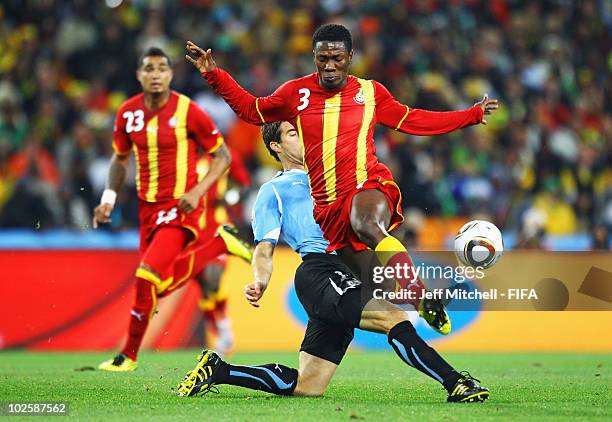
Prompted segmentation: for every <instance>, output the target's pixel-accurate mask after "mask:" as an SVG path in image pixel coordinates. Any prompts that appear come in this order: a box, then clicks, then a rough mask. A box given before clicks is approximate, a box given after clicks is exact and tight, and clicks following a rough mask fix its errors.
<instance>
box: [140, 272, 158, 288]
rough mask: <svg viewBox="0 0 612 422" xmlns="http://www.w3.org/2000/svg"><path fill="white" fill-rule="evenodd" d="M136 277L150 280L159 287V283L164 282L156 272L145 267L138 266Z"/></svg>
mask: <svg viewBox="0 0 612 422" xmlns="http://www.w3.org/2000/svg"><path fill="white" fill-rule="evenodd" d="M136 277H138V278H142V279H145V280H147V281H150V282H151V283H153V284H155V286H157V287H159V285H160V284H162V281H161V279H160V278H159V277H158V276H157V275H156V274H154V273H152V272H151V271H149V270H145V269H144V268H138V269H137V270H136Z"/></svg>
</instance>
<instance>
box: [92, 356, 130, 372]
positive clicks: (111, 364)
mask: <svg viewBox="0 0 612 422" xmlns="http://www.w3.org/2000/svg"><path fill="white" fill-rule="evenodd" d="M137 368H138V362H136V361H135V360H132V359H130V358H128V357H127V356H126V355H124V354H123V353H121V354H119V355H117V356H115V357H114V358H113V359H109V360H105V361H104V362H102V363H101V364H100V365H98V369H99V370H100V371H109V372H132V371H135V370H136V369H137Z"/></svg>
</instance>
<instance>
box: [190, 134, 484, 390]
mask: <svg viewBox="0 0 612 422" xmlns="http://www.w3.org/2000/svg"><path fill="white" fill-rule="evenodd" d="M262 132H263V139H264V142H265V144H266V146H267V148H268V150H269V151H270V153H271V154H272V155H273V156H274V157H275V158H276V159H277V160H279V161H280V162H281V164H282V165H283V171H282V172H280V173H279V174H277V175H276V176H275V177H274V178H273V179H272V180H270V181H269V182H267V183H265V184H264V185H263V186H262V187H261V189H260V191H259V195H258V196H257V200H256V202H255V206H254V215H253V232H254V235H255V241H256V243H257V246H256V247H255V252H254V255H253V278H254V281H253V282H252V283H251V284H249V285H247V286H246V287H245V296H246V299H247V300H248V301H249V303H250V304H251V305H253V306H255V307H259V300H260V299H261V297H262V296H263V294H264V292H265V290H266V288H267V287H268V283H269V281H270V277H271V275H272V255H273V253H274V247H275V245H276V243H277V241H278V238H279V236H280V234H281V232H282V233H283V236H284V238H285V240H286V241H287V243H288V244H289V245H290V246H291V248H292V249H293V250H295V251H296V252H298V253H299V254H300V255H301V256H302V259H303V262H302V264H300V266H299V267H298V269H297V271H296V274H295V290H296V292H297V295H298V298H299V300H300V302H301V303H302V306H303V307H304V309H305V310H306V312H307V313H308V317H309V319H308V326H307V327H306V333H305V335H304V340H303V342H302V346H301V348H300V364H299V370H296V369H294V368H289V367H287V366H284V365H280V364H267V365H257V366H242V365H232V364H230V363H228V362H225V361H223V360H222V359H221V358H220V357H219V356H218V355H217V354H216V353H215V352H213V351H210V350H204V351H203V353H202V355H201V356H200V357H199V360H198V364H197V365H196V367H195V368H194V369H193V370H192V371H190V372H188V373H187V375H186V376H185V378H184V379H183V381H182V382H181V383H180V384H179V386H178V394H179V395H181V396H193V395H197V394H203V393H207V392H208V391H210V390H211V389H215V385H219V384H230V385H237V386H241V387H246V388H250V389H254V390H262V391H266V392H269V393H274V394H279V395H296V396H320V395H322V394H323V393H324V392H325V390H326V388H327V385H328V384H329V382H330V380H331V378H332V376H333V375H334V372H335V371H336V368H337V367H338V365H339V364H340V361H341V360H342V357H343V356H344V354H345V352H346V350H347V348H348V346H349V344H350V342H351V340H352V339H353V332H354V329H355V328H360V329H362V330H367V331H373V332H377V333H383V334H386V335H387V337H388V340H389V344H390V345H391V347H393V350H395V353H397V355H398V356H399V357H400V359H401V360H402V361H403V362H404V363H406V364H408V365H410V366H412V367H413V368H415V369H417V370H418V371H420V372H422V373H423V374H425V375H427V376H429V377H431V378H433V379H434V380H436V381H438V382H439V383H440V384H442V385H443V386H444V388H445V389H446V390H447V392H448V398H447V400H448V401H449V402H477V401H484V400H486V399H487V398H488V397H489V390H487V389H486V388H483V387H481V386H480V385H478V383H477V382H478V380H476V379H474V378H472V377H471V376H470V375H469V374H468V373H466V372H464V373H459V372H457V371H456V370H455V369H454V368H453V367H452V366H451V365H449V364H448V363H447V362H446V361H445V360H444V359H443V358H442V357H441V356H440V355H439V354H438V353H437V352H436V351H435V350H434V349H433V348H431V347H430V346H428V345H427V344H426V343H425V342H424V341H423V340H422V339H421V338H420V337H419V335H418V334H417V332H416V330H415V328H414V327H413V325H412V324H411V323H410V321H409V320H408V315H407V313H406V312H405V311H403V310H402V309H401V308H399V307H398V306H396V305H394V304H392V303H390V302H387V301H384V300H381V299H373V298H372V296H371V294H370V293H369V292H368V291H367V289H368V287H367V286H368V284H367V283H364V284H363V285H362V283H361V282H360V281H359V280H357V279H356V278H355V277H354V276H353V274H352V273H351V271H350V270H349V268H348V267H347V266H346V265H345V264H344V263H343V262H342V260H341V259H340V258H339V257H338V256H337V255H335V254H329V253H326V249H327V247H328V246H329V242H327V241H326V240H325V239H324V238H323V233H322V232H321V229H320V228H319V226H318V225H317V223H316V222H315V221H314V219H313V217H312V210H313V204H312V200H311V197H310V189H309V186H308V178H307V176H306V172H305V171H304V167H303V165H302V146H301V144H300V140H299V137H298V134H297V131H296V130H295V128H294V127H293V126H292V125H291V124H290V123H288V122H282V123H272V124H267V125H266V126H264V128H263V131H262ZM368 295H369V296H368ZM368 297H369V298H370V299H369V300H367V302H366V301H365V300H362V298H368Z"/></svg>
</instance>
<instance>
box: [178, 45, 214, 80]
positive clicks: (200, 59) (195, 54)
mask: <svg viewBox="0 0 612 422" xmlns="http://www.w3.org/2000/svg"><path fill="white" fill-rule="evenodd" d="M185 48H186V49H187V52H188V53H189V54H186V55H185V59H186V60H187V61H188V62H189V63H191V64H192V65H194V66H195V67H196V68H197V69H198V70H199V71H200V72H201V73H203V72H210V71H213V70H215V69H216V68H217V64H216V63H215V61H214V60H213V58H212V51H211V49H210V48H209V49H208V50H206V51H204V49H202V48H200V47H198V46H197V45H195V44H194V43H192V42H191V41H187V45H186V46H185Z"/></svg>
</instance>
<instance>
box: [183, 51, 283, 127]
mask: <svg viewBox="0 0 612 422" xmlns="http://www.w3.org/2000/svg"><path fill="white" fill-rule="evenodd" d="M185 48H186V49H187V53H188V54H186V55H185V59H186V60H187V61H188V62H189V63H191V64H192V65H194V66H195V67H196V69H198V71H199V72H200V73H201V74H202V76H203V77H204V78H205V79H206V80H207V81H208V83H209V84H210V86H211V87H212V88H213V89H214V90H215V91H216V92H217V94H219V95H220V96H222V97H223V99H224V100H225V102H226V103H227V104H228V105H229V106H230V107H231V108H232V110H234V112H235V113H236V114H237V115H238V117H240V118H241V119H242V120H244V121H246V122H247V123H251V124H254V125H262V124H265V123H271V122H277V121H281V120H290V115H289V114H290V110H291V108H290V106H289V101H288V100H287V98H289V92H288V91H289V90H287V89H283V88H284V87H285V85H283V86H282V87H280V88H279V89H277V90H276V91H275V92H274V93H273V94H272V95H270V96H268V97H255V96H253V95H252V94H251V93H249V92H248V91H247V90H245V89H244V88H243V87H241V86H240V85H239V84H238V82H236V81H235V80H234V78H232V77H231V76H230V75H229V73H227V72H225V71H224V70H222V69H220V68H218V67H217V65H216V63H215V61H214V59H213V57H212V51H211V49H208V50H204V49H203V48H201V47H199V46H198V45H196V44H194V43H193V42H191V41H187V45H186V46H185Z"/></svg>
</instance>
